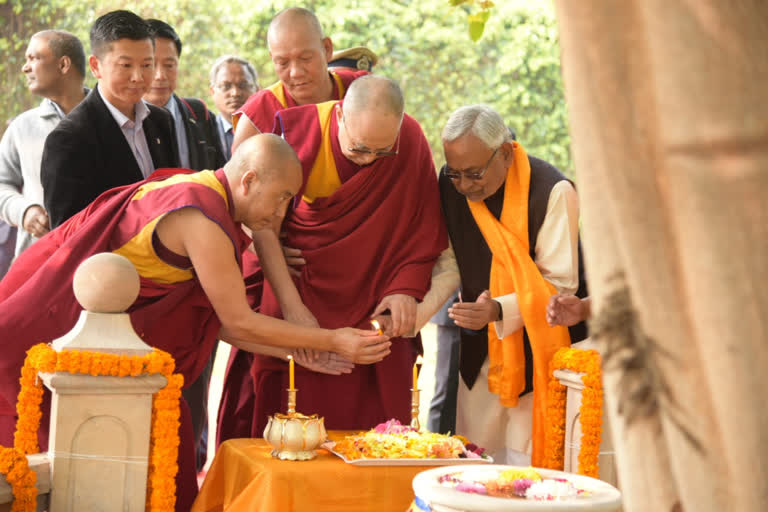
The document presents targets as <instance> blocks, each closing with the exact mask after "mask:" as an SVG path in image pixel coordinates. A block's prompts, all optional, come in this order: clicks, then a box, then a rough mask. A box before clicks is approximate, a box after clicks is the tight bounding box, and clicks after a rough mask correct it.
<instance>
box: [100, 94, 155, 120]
mask: <svg viewBox="0 0 768 512" xmlns="http://www.w3.org/2000/svg"><path fill="white" fill-rule="evenodd" d="M97 90H98V91H99V96H101V99H102V100H103V101H104V104H105V105H106V106H107V109H108V110H109V113H110V114H112V117H113V118H114V119H115V122H116V123H117V124H118V126H120V127H121V128H122V127H123V126H125V125H126V123H135V125H134V126H141V124H142V123H143V122H144V119H146V118H147V117H148V116H149V107H147V105H146V104H145V103H144V100H141V101H139V102H137V103H136V105H134V106H133V108H134V111H133V112H134V114H135V116H136V120H135V121H131V118H129V117H128V116H126V115H125V114H123V113H122V112H120V110H118V108H117V107H116V106H114V105H113V104H111V103H110V102H109V101H108V100H107V98H105V97H104V95H103V94H102V93H101V89H99V88H97Z"/></svg>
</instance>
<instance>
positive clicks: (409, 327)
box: [371, 293, 416, 337]
mask: <svg viewBox="0 0 768 512" xmlns="http://www.w3.org/2000/svg"><path fill="white" fill-rule="evenodd" d="M386 310H389V312H390V316H391V317H392V330H391V333H388V334H389V335H390V336H393V337H397V336H406V335H408V334H410V333H412V332H413V330H414V328H415V327H416V299H414V298H413V297H411V296H410V295H405V294H402V293H395V294H393V295H387V296H386V297H384V298H383V299H382V300H381V302H380V303H379V305H378V306H376V309H374V310H373V314H372V315H371V318H376V317H377V316H379V315H381V314H382V313H383V312H384V311H386Z"/></svg>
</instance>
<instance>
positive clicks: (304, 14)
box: [267, 7, 325, 50]
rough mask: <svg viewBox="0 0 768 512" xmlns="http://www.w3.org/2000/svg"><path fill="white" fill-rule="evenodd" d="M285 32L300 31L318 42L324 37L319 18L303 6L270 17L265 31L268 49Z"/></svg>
mask: <svg viewBox="0 0 768 512" xmlns="http://www.w3.org/2000/svg"><path fill="white" fill-rule="evenodd" d="M286 32H291V33H301V34H304V35H305V36H310V37H311V38H312V39H316V40H317V41H318V42H320V41H322V39H323V38H324V37H325V36H324V35H323V28H322V27H321V26H320V20H318V19H317V16H315V13H313V12H312V11H310V10H309V9H304V8H303V7H291V8H290V9H285V10H283V11H280V12H279V13H277V15H276V16H275V17H274V18H272V21H271V22H270V24H269V30H268V31H267V46H268V47H269V48H270V50H271V49H272V46H273V45H274V44H277V42H278V41H279V40H280V39H282V37H283V36H284V34H285V33H286Z"/></svg>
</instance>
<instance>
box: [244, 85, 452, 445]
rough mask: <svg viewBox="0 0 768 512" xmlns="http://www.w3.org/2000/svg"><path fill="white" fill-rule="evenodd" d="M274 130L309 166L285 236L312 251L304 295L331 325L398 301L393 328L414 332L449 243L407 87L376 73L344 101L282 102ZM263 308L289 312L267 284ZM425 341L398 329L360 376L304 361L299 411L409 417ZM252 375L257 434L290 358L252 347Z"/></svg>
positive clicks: (336, 424)
mask: <svg viewBox="0 0 768 512" xmlns="http://www.w3.org/2000/svg"><path fill="white" fill-rule="evenodd" d="M276 127H277V130H278V132H280V133H281V134H282V135H283V137H284V138H285V139H286V140H287V141H288V143H289V144H291V146H292V147H293V148H294V149H295V150H296V152H297V154H298V155H299V159H300V160H301V163H302V169H303V171H304V183H303V185H302V189H301V192H300V195H299V196H298V197H297V199H296V200H295V203H294V208H293V209H292V210H291V211H289V214H288V215H287V216H286V220H285V222H284V224H283V231H284V233H285V234H286V237H285V239H284V244H285V245H286V246H289V247H294V248H297V249H300V250H301V254H302V256H303V258H304V259H305V260H306V264H305V265H303V266H302V267H301V268H300V277H298V279H297V283H296V286H297V288H298V290H299V294H300V295H301V297H302V300H303V301H304V304H305V305H306V306H307V307H308V308H309V309H310V311H311V312H312V314H313V315H314V316H315V317H316V318H317V320H318V322H319V323H320V325H321V326H323V327H333V326H337V325H344V324H350V325H354V326H357V327H367V326H369V325H370V321H371V318H372V316H373V315H375V314H377V313H380V312H381V311H382V310H384V309H389V310H390V312H391V313H392V318H391V322H388V324H391V327H389V329H388V330H389V331H390V332H391V333H392V334H394V335H395V336H400V335H402V334H404V333H405V332H404V330H403V326H404V325H405V324H406V323H407V322H406V321H405V316H407V313H406V311H407V310H408V309H409V306H413V307H414V308H415V304H416V301H418V300H421V299H422V298H423V296H424V294H425V293H426V292H427V290H428V288H429V283H430V278H431V272H432V267H433V266H434V263H435V261H436V260H437V258H438V256H439V255H440V253H441V252H442V251H443V250H444V249H445V248H446V247H447V246H448V241H447V235H446V231H445V227H444V224H443V217H442V214H441V210H440V199H439V192H438V188H437V180H436V174H435V170H434V164H433V162H432V154H431V151H430V148H429V145H428V144H427V141H426V139H425V138H424V135H423V133H422V131H421V128H420V127H419V125H418V123H417V122H416V121H415V120H414V119H413V118H411V117H410V116H408V115H404V114H403V99H402V93H401V92H400V88H399V86H397V84H396V83H394V82H393V81H391V80H389V79H387V78H383V77H377V76H374V75H369V76H366V77H363V78H360V79H358V80H356V81H355V82H353V84H352V85H351V86H350V89H349V92H348V93H347V97H346V99H345V100H344V102H343V103H339V102H329V103H323V104H319V105H306V106H302V107H298V108H293V109H288V110H284V111H282V112H280V113H278V115H277V121H276ZM261 311H262V312H263V313H265V314H270V315H276V316H279V315H280V313H281V311H280V307H279V305H278V304H277V301H276V300H275V296H274V293H273V292H272V289H271V287H270V286H269V285H268V284H265V292H264V295H263V298H262V303H261ZM412 313H413V311H411V314H412ZM420 348H421V347H420V341H419V340H418V338H417V339H416V340H413V339H407V338H399V337H398V338H393V344H392V347H391V350H392V353H391V354H390V355H389V356H387V357H386V358H385V359H384V360H383V361H381V362H379V363H376V364H375V365H370V366H357V367H355V369H354V370H353V371H352V372H351V373H350V374H345V375H339V376H329V375H321V374H318V373H315V372H312V371H305V370H304V369H299V370H297V373H296V386H297V387H298V388H299V390H300V391H299V394H298V409H297V410H299V411H301V412H303V413H305V414H311V413H318V414H320V415H322V416H324V417H325V424H326V427H327V428H330V429H365V428H369V427H372V426H373V425H375V424H377V423H379V422H382V421H385V420H387V419H389V418H397V419H399V420H401V421H404V422H407V421H409V419H410V396H411V395H410V391H409V389H410V388H411V383H412V379H411V375H412V371H411V370H412V367H413V363H414V360H415V358H416V355H417V352H419V351H420ZM252 374H253V377H254V392H255V415H254V417H253V426H252V430H251V432H250V433H245V434H246V435H248V434H250V435H254V436H255V435H261V431H262V430H263V427H264V424H265V422H266V418H267V416H268V415H270V414H272V413H274V412H276V411H279V410H285V407H286V403H285V396H284V395H285V393H281V392H280V390H281V389H285V388H286V386H287V384H288V380H287V379H288V376H287V365H286V364H285V363H284V362H283V361H280V360H278V359H275V358H270V357H267V356H260V355H254V366H253V369H252Z"/></svg>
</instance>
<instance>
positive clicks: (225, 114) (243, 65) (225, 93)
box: [210, 55, 259, 160]
mask: <svg viewBox="0 0 768 512" xmlns="http://www.w3.org/2000/svg"><path fill="white" fill-rule="evenodd" d="M210 91H211V97H212V98H213V104H214V105H216V108H217V109H218V111H219V115H217V116H216V129H217V132H218V135H219V144H220V146H221V148H222V151H223V153H224V156H225V157H226V159H227V160H229V158H230V156H231V155H232V140H233V138H234V135H235V131H234V127H233V126H232V114H234V113H235V112H236V111H237V110H239V109H240V108H241V107H242V106H243V105H244V104H245V102H246V100H247V99H248V98H250V97H251V95H252V94H254V93H256V92H258V91H259V84H258V77H257V75H256V70H255V69H253V66H251V63H250V62H248V61H247V60H245V59H243V58H240V57H237V56H235V55H224V56H222V57H219V58H218V59H216V62H214V63H213V67H212V68H211V88H210Z"/></svg>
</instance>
